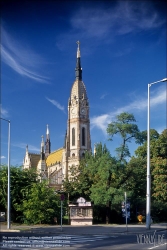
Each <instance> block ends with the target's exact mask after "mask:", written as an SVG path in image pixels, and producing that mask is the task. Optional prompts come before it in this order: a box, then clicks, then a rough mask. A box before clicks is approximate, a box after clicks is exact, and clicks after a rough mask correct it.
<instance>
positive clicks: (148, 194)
mask: <svg viewBox="0 0 167 250" xmlns="http://www.w3.org/2000/svg"><path fill="white" fill-rule="evenodd" d="M166 81H167V78H164V79H162V80H159V81H156V82H152V83H149V84H148V111H147V112H148V113H147V190H146V228H147V229H150V224H151V175H150V87H151V86H152V85H153V84H156V83H159V82H166Z"/></svg>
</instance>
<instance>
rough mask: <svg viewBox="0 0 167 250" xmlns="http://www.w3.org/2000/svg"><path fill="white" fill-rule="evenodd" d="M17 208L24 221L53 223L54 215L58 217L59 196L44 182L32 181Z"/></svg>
mask: <svg viewBox="0 0 167 250" xmlns="http://www.w3.org/2000/svg"><path fill="white" fill-rule="evenodd" d="M17 210H18V211H21V212H22V213H23V215H24V217H23V218H24V222H25V223H30V224H38V223H40V224H41V223H53V219H54V217H60V197H59V195H58V194H57V195H56V194H55V192H54V190H53V189H52V188H49V187H48V185H47V183H46V182H44V181H43V182H38V183H34V184H33V185H32V187H31V188H30V190H29V191H28V193H27V195H26V198H25V199H24V200H23V201H22V204H21V205H19V206H18V207H17Z"/></svg>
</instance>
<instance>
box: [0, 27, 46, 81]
mask: <svg viewBox="0 0 167 250" xmlns="http://www.w3.org/2000/svg"><path fill="white" fill-rule="evenodd" d="M1 36H2V39H1V40H2V44H1V58H2V61H3V62H4V63H5V64H6V65H8V66H9V67H10V68H12V69H13V70H14V71H16V72H17V73H18V74H20V75H22V76H26V77H28V78H31V79H33V80H35V81H37V82H40V83H48V80H49V78H48V77H45V76H44V75H42V74H40V73H38V72H40V71H41V61H43V59H42V58H41V57H39V55H36V54H35V53H34V52H33V51H32V50H31V49H29V48H27V47H26V45H24V46H23V45H21V44H20V43H18V41H16V40H15V39H14V38H13V37H11V36H10V35H9V34H8V33H7V32H6V30H5V29H4V28H3V27H2V30H1Z"/></svg>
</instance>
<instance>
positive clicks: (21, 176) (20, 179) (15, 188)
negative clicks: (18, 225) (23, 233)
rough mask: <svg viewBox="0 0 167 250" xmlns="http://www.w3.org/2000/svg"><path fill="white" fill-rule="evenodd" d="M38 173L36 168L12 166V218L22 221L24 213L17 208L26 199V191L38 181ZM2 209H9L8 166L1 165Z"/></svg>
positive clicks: (0, 207) (0, 202)
mask: <svg viewBox="0 0 167 250" xmlns="http://www.w3.org/2000/svg"><path fill="white" fill-rule="evenodd" d="M36 179H37V175H36V173H35V172H34V170H22V168H21V167H14V166H11V167H10V184H11V186H10V196H11V219H12V220H13V221H20V220H21V218H22V213H21V212H19V211H17V210H16V207H17V205H18V204H21V201H22V200H23V199H24V197H25V194H26V192H28V190H29V189H30V188H31V186H32V184H33V183H35V182H36ZM0 186H1V189H0V210H1V211H7V186H8V168H7V166H1V167H0Z"/></svg>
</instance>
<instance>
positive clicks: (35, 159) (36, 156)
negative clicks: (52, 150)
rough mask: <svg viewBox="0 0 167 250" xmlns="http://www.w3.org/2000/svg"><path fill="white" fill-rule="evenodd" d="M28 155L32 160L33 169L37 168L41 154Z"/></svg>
mask: <svg viewBox="0 0 167 250" xmlns="http://www.w3.org/2000/svg"><path fill="white" fill-rule="evenodd" d="M28 155H29V157H30V159H31V167H34V168H36V167H37V165H38V162H39V160H40V154H33V153H29V154H28Z"/></svg>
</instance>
